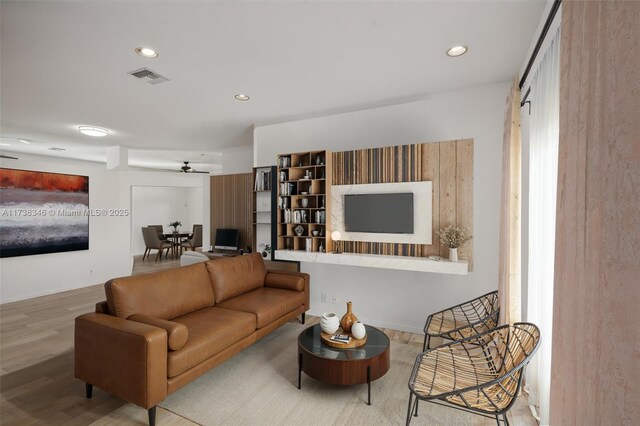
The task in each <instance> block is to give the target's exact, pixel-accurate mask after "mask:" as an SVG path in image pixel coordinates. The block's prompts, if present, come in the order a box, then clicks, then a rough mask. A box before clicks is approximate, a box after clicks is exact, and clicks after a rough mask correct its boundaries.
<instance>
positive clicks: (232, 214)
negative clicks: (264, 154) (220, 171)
mask: <svg viewBox="0 0 640 426" xmlns="http://www.w3.org/2000/svg"><path fill="white" fill-rule="evenodd" d="M252 175H253V174H252V173H240V174H236V175H221V176H211V244H213V243H214V242H215V237H216V229H218V228H235V229H239V230H240V248H244V247H246V246H248V245H251V246H252V245H253V243H252V241H253V225H252V218H251V216H252V208H253V207H252V203H251V199H252V196H253V176H252Z"/></svg>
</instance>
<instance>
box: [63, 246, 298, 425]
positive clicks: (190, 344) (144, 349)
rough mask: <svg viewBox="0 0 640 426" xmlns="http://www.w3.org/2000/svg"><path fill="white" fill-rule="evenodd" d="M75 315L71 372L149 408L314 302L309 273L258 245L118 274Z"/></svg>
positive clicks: (89, 387)
mask: <svg viewBox="0 0 640 426" xmlns="http://www.w3.org/2000/svg"><path fill="white" fill-rule="evenodd" d="M105 293H106V297H107V300H106V302H100V303H98V304H97V305H96V312H95V313H90V314H85V315H82V316H79V317H77V318H76V321H75V376H76V377H77V378H79V379H81V380H83V381H85V382H86V392H87V398H91V394H92V390H93V386H97V387H98V388H100V389H103V390H104V391H106V392H108V393H110V394H112V395H115V396H117V397H119V398H121V399H124V400H126V401H129V402H132V403H134V404H136V405H139V406H141V407H144V408H146V409H148V411H149V424H151V425H153V424H154V423H155V408H156V405H157V404H158V403H159V402H161V401H162V400H163V399H164V398H165V397H166V396H167V395H168V394H170V393H172V392H175V391H176V390H178V389H180V388H181V387H182V386H184V385H186V384H187V383H189V382H191V381H192V380H194V379H196V378H197V377H199V376H200V375H201V374H203V373H205V372H206V371H208V370H209V369H211V368H213V367H215V366H217V365H218V364H221V363H222V362H224V361H225V360H227V359H229V358H230V357H232V356H233V355H235V354H236V353H238V352H240V351H242V350H243V349H245V348H246V347H248V346H250V345H251V344H253V343H254V342H256V341H257V340H258V339H260V338H262V337H263V336H265V335H266V334H268V333H270V332H271V331H273V330H275V329H276V328H278V327H280V326H281V325H282V324H284V323H286V322H287V321H289V320H291V319H292V318H295V317H297V316H298V315H301V316H302V318H301V319H302V323H304V315H305V312H306V311H307V310H308V309H309V275H308V274H303V273H296V272H281V271H277V272H275V271H274V272H268V271H267V270H266V268H265V264H264V261H263V260H262V256H261V255H260V254H258V253H254V254H251V255H245V256H237V257H230V258H224V259H219V260H213V261H209V262H205V263H197V264H195V265H189V266H184V267H181V268H176V269H171V270H168V271H163V272H157V273H153V274H146V275H139V276H133V277H123V278H116V279H113V280H111V281H109V282H107V283H106V284H105Z"/></svg>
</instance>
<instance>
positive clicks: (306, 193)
mask: <svg viewBox="0 0 640 426" xmlns="http://www.w3.org/2000/svg"><path fill="white" fill-rule="evenodd" d="M300 195H309V193H308V192H307V191H302V192H301V193H300Z"/></svg>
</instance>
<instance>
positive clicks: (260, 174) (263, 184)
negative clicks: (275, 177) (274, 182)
mask: <svg viewBox="0 0 640 426" xmlns="http://www.w3.org/2000/svg"><path fill="white" fill-rule="evenodd" d="M253 189H254V191H270V190H271V171H266V172H265V171H263V170H258V171H257V172H256V181H255V183H254V186H253Z"/></svg>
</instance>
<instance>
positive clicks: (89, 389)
mask: <svg viewBox="0 0 640 426" xmlns="http://www.w3.org/2000/svg"><path fill="white" fill-rule="evenodd" d="M84 391H85V394H86V395H87V399H91V397H92V396H93V385H92V384H91V383H85V384H84Z"/></svg>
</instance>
